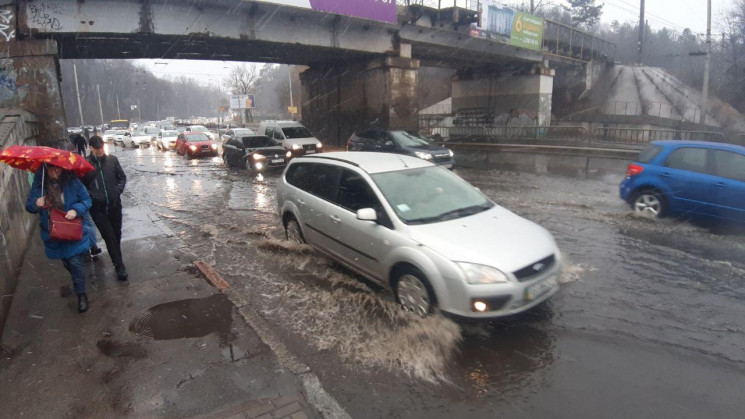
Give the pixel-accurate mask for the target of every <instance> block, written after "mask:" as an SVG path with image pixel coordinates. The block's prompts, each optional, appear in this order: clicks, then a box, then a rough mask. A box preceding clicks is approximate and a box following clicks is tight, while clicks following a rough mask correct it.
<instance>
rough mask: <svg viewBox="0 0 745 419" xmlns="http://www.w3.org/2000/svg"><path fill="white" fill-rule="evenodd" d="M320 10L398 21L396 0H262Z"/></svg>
mask: <svg viewBox="0 0 745 419" xmlns="http://www.w3.org/2000/svg"><path fill="white" fill-rule="evenodd" d="M261 1H263V2H264V3H276V4H282V5H285V6H294V7H302V8H304V9H312V10H318V11H319V12H329V13H336V14H339V15H346V16H353V17H361V18H365V19H372V20H377V21H380V22H389V23H395V22H396V0H261Z"/></svg>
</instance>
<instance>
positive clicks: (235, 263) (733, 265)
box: [115, 148, 745, 418]
mask: <svg viewBox="0 0 745 419" xmlns="http://www.w3.org/2000/svg"><path fill="white" fill-rule="evenodd" d="M115 152H116V153H117V155H118V156H119V158H120V160H121V162H122V166H123V167H124V169H125V171H126V172H127V175H128V179H129V182H128V186H127V191H128V192H127V193H129V194H131V196H132V197H133V198H134V199H136V200H137V201H138V202H140V203H143V204H146V205H148V206H149V207H150V208H151V210H152V211H153V212H155V213H156V214H157V215H158V216H159V217H160V218H162V219H163V220H165V221H166V222H167V223H168V224H169V226H170V227H171V229H172V230H173V231H174V232H176V234H178V235H179V236H181V238H182V239H184V241H185V242H186V243H187V244H188V245H189V247H190V249H191V250H192V251H193V252H195V253H196V254H197V255H199V257H200V259H202V260H205V261H207V262H208V263H210V264H213V265H214V266H215V268H216V269H217V270H218V271H219V272H220V273H221V274H222V275H223V276H224V277H225V279H226V280H227V281H228V282H229V283H231V285H232V286H233V288H236V289H241V290H245V294H246V297H247V299H248V301H249V302H250V303H251V304H252V305H254V306H255V307H256V308H257V309H258V310H259V311H260V312H261V313H262V314H263V315H264V316H265V318H266V319H267V320H268V321H269V322H271V323H272V324H273V325H274V326H276V328H277V330H278V331H279V333H280V335H282V336H283V338H284V339H285V340H286V341H287V342H288V343H289V345H288V346H289V347H290V349H291V350H293V352H294V353H295V354H296V355H298V356H300V357H302V358H303V361H305V362H306V363H308V364H309V365H310V366H311V367H312V368H314V370H315V371H316V373H317V374H318V375H319V377H320V378H321V380H322V382H323V383H324V386H325V387H326V389H327V390H328V391H329V392H330V393H331V394H332V395H334V396H335V397H336V398H337V399H338V400H339V402H340V403H341V404H342V406H344V407H345V408H346V409H347V410H348V411H349V413H350V414H351V415H352V416H353V417H389V416H390V417H395V416H398V417H400V416H412V417H419V416H427V417H443V418H444V417H453V416H457V415H466V416H468V417H495V416H502V417H525V416H541V417H544V416H551V417H576V416H582V417H587V416H603V417H629V416H650V415H651V416H659V415H660V414H665V415H666V416H667V415H669V414H675V415H676V416H679V417H699V416H701V414H707V415H714V416H734V415H735V414H736V413H737V412H742V409H743V405H744V404H745V402H743V401H742V400H741V399H742V397H741V392H742V388H745V373H744V372H743V371H745V316H743V311H744V309H743V306H745V304H744V303H745V235H743V234H728V235H717V234H713V233H711V232H709V231H708V230H706V229H704V228H701V227H697V226H692V225H690V224H687V223H683V222H678V221H676V220H662V221H661V222H652V221H648V220H645V219H639V218H636V217H634V216H631V215H630V212H629V210H628V209H627V207H626V206H625V205H624V204H623V203H622V202H621V201H620V199H619V198H618V193H617V186H616V184H615V183H613V182H610V183H604V182H600V181H587V180H573V179H566V178H550V177H545V176H535V175H526V174H517V173H501V172H499V171H475V170H457V171H456V172H457V173H458V174H459V175H461V176H463V177H464V178H466V179H467V180H469V181H470V182H471V183H473V184H474V185H476V186H478V187H479V188H480V189H481V190H482V191H483V192H484V193H486V194H487V195H488V196H490V197H491V198H493V199H494V200H495V201H497V202H498V203H500V204H501V205H503V206H504V207H506V208H508V209H510V210H512V211H514V212H515V213H517V214H519V215H521V216H524V217H526V218H528V219H531V220H533V221H535V222H537V223H539V224H541V225H543V226H544V227H546V228H548V229H549V230H550V231H551V232H552V233H553V234H554V236H555V237H556V239H557V242H558V244H559V247H560V248H561V249H562V251H563V253H564V256H565V258H566V260H567V262H566V264H565V267H564V274H563V277H562V284H563V285H562V290H561V291H560V292H559V293H558V294H557V295H556V296H555V297H554V298H553V299H552V300H551V301H549V303H548V304H545V305H543V306H541V307H539V308H538V309H537V310H534V311H533V312H529V313H525V314H524V315H521V316H518V317H515V318H510V319H505V320H500V321H497V322H493V323H490V324H483V323H482V324H470V323H465V324H464V323H456V322H453V321H452V320H450V319H447V318H445V317H442V316H434V317H431V318H428V319H423V320H422V319H418V318H412V317H410V316H408V315H407V314H406V313H404V312H402V311H401V310H400V309H399V308H398V307H397V306H396V305H395V304H394V303H393V298H392V296H391V295H390V293H389V292H387V291H385V290H381V289H379V288H377V287H375V286H372V285H369V284H366V283H364V282H362V281H360V280H359V279H358V278H356V277H355V276H354V275H353V274H350V273H349V272H347V271H346V270H344V269H343V268H341V267H339V266H337V265H336V264H334V263H332V262H330V261H329V260H327V259H325V258H323V257H321V256H320V255H318V254H317V253H315V252H313V251H312V250H310V249H309V248H307V247H305V246H293V245H290V244H288V243H287V242H285V241H283V240H282V238H283V233H284V232H283V230H282V229H281V228H280V223H279V220H278V218H277V216H276V214H275V205H276V204H275V195H274V193H275V187H276V184H277V180H278V176H279V174H278V173H268V174H264V175H251V174H249V173H247V172H245V171H230V170H227V169H226V168H225V167H224V165H223V163H222V161H221V159H220V158H214V159H203V160H186V159H184V158H183V157H179V156H177V155H175V154H174V153H173V152H159V151H156V150H152V149H144V150H122V149H118V148H117V149H116V150H115ZM618 180H619V181H620V179H618ZM350 377H351V378H350ZM375 400H385V401H386V403H385V405H380V404H378V403H375Z"/></svg>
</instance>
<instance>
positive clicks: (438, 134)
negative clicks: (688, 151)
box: [419, 125, 745, 146]
mask: <svg viewBox="0 0 745 419" xmlns="http://www.w3.org/2000/svg"><path fill="white" fill-rule="evenodd" d="M419 132H420V134H421V135H423V136H425V137H430V138H433V139H434V140H435V141H448V142H483V143H503V142H505V141H520V142H525V141H538V142H541V143H545V142H547V141H556V142H557V143H568V142H569V143H577V144H592V143H594V144H602V145H624V146H643V145H647V144H649V143H651V142H653V141H660V140H695V141H715V142H723V143H732V144H741V145H745V134H737V135H733V136H729V137H725V135H724V134H723V133H721V132H716V131H686V130H674V129H644V128H602V127H600V128H596V129H594V130H592V131H591V132H590V131H588V129H587V128H586V127H584V126H580V125H570V126H525V127H517V126H489V125H481V126H455V127H434V126H428V127H427V126H420V131H419Z"/></svg>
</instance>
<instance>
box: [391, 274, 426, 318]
mask: <svg viewBox="0 0 745 419" xmlns="http://www.w3.org/2000/svg"><path fill="white" fill-rule="evenodd" d="M425 281H426V280H425V279H423V278H419V276H418V275H417V274H416V273H414V272H405V273H404V274H403V275H401V276H400V277H399V279H398V281H397V282H396V299H397V300H398V303H399V304H401V306H402V307H403V308H404V310H406V311H409V312H412V313H414V314H416V315H417V316H421V317H424V316H426V315H427V314H429V313H431V312H432V297H431V295H430V292H429V289H428V288H427V285H426V284H425Z"/></svg>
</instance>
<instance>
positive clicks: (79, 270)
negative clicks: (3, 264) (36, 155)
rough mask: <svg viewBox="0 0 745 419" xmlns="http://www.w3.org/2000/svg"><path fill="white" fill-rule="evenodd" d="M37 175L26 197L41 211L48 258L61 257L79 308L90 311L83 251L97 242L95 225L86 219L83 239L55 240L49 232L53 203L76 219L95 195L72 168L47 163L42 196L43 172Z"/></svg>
mask: <svg viewBox="0 0 745 419" xmlns="http://www.w3.org/2000/svg"><path fill="white" fill-rule="evenodd" d="M43 171H44V169H42V170H39V171H37V172H36V175H34V182H33V184H32V185H31V191H30V192H29V194H28V198H27V199H26V210H27V211H28V212H30V213H33V214H40V217H39V218H40V221H41V223H40V227H41V239H42V240H43V241H44V248H45V252H46V255H47V257H48V258H50V259H61V260H62V264H63V265H64V266H65V269H67V271H68V272H70V276H72V285H73V288H74V289H75V294H77V296H78V312H80V313H84V312H86V311H88V296H87V295H86V293H85V260H84V258H83V255H84V254H85V253H86V252H88V249H90V247H91V246H92V245H93V244H95V242H94V241H93V240H95V239H94V238H93V237H95V236H93V228H92V227H93V226H92V225H91V224H90V223H88V222H85V221H84V222H83V238H82V239H81V240H79V241H55V240H52V239H51V238H50V236H49V214H48V210H47V208H49V207H50V206H52V207H55V208H58V209H60V210H62V211H64V212H65V213H66V215H65V218H67V219H68V220H72V219H74V218H82V219H83V220H86V217H85V215H86V214H87V213H88V209H90V207H91V198H90V196H89V195H88V191H87V190H86V189H85V186H83V184H82V183H81V182H80V180H78V178H77V177H76V176H75V174H74V173H73V172H71V171H68V170H64V169H62V168H60V167H57V166H51V165H49V166H47V168H46V178H45V179H44V185H43V186H44V189H43V190H44V196H42V184H41V183H42V179H43V178H44V177H43V176H42V172H43Z"/></svg>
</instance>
